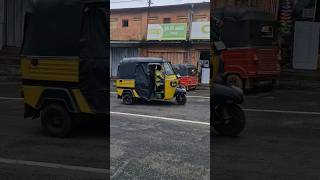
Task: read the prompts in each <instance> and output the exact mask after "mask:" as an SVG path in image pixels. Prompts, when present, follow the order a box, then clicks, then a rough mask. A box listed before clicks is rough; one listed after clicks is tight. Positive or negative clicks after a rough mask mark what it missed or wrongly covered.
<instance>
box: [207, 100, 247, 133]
mask: <svg viewBox="0 0 320 180" xmlns="http://www.w3.org/2000/svg"><path fill="white" fill-rule="evenodd" d="M226 110H227V111H228V113H229V115H230V116H231V118H230V119H229V121H228V123H214V125H213V126H214V129H215V130H216V131H217V132H218V133H219V134H221V135H223V136H238V135H239V134H240V133H241V132H242V131H243V129H244V128H245V125H246V118H245V114H244V112H243V110H242V109H241V108H240V107H239V106H238V105H236V104H228V105H227V107H226ZM218 113H219V112H218ZM216 118H221V116H220V115H218V114H217V113H214V114H213V119H214V120H215V119H216Z"/></svg>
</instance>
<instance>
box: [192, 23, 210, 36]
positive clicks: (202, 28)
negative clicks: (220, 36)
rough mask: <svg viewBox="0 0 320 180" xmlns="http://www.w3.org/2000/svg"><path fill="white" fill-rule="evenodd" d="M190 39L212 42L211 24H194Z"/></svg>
mask: <svg viewBox="0 0 320 180" xmlns="http://www.w3.org/2000/svg"><path fill="white" fill-rule="evenodd" d="M190 39H199V40H203V39H207V40H210V22H209V21H206V22H192V29H191V36H190Z"/></svg>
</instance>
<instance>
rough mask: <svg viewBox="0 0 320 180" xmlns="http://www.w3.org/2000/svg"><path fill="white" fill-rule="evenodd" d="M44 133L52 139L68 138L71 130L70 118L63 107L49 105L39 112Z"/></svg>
mask: <svg viewBox="0 0 320 180" xmlns="http://www.w3.org/2000/svg"><path fill="white" fill-rule="evenodd" d="M41 123H42V128H43V130H44V132H45V133H46V134H48V135H50V136H53V137H60V138H64V137H68V136H69V135H70V132H71V129H72V118H71V116H70V113H69V112H68V111H67V110H66V108H65V107H64V106H63V105H60V104H50V105H47V106H45V107H44V108H43V110H42V111H41Z"/></svg>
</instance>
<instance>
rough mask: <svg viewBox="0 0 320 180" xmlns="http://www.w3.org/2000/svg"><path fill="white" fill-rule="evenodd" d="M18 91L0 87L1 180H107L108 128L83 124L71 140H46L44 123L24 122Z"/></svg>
mask: <svg viewBox="0 0 320 180" xmlns="http://www.w3.org/2000/svg"><path fill="white" fill-rule="evenodd" d="M18 89H20V86H19V85H17V84H10V83H9V84H3V83H1V84H0V97H1V98H0V110H1V113H0V122H1V125H0V142H1V143H0V179H1V180H11V179H14V180H15V179H17V180H20V179H28V180H29V179H30V180H33V179H39V180H40V179H41V180H42V179H52V180H53V179H58V180H67V179H68V180H73V179H75V180H78V179H80V180H86V179H97V180H100V179H101V180H104V179H107V176H108V171H107V169H108V165H107V160H108V159H109V151H108V147H109V145H108V144H109V142H108V139H107V133H106V127H101V126H100V124H101V123H99V122H94V123H91V122H90V123H89V122H82V123H81V124H79V126H78V127H77V130H76V132H75V133H74V136H73V137H71V138H67V139H58V138H51V137H47V136H44V135H43V134H42V131H41V126H40V120H38V119H35V120H32V119H24V118H23V103H22V100H20V99H14V98H19V91H18ZM12 98H13V99H12ZM15 160H17V161H16V162H15Z"/></svg>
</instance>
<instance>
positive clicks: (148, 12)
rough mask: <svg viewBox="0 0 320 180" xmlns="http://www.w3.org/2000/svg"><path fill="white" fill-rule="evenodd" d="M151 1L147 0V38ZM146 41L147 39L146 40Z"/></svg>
mask: <svg viewBox="0 0 320 180" xmlns="http://www.w3.org/2000/svg"><path fill="white" fill-rule="evenodd" d="M151 4H152V0H148V10H147V31H146V32H147V34H146V36H147V37H148V26H149V15H150V8H151ZM146 39H147V38H146Z"/></svg>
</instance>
